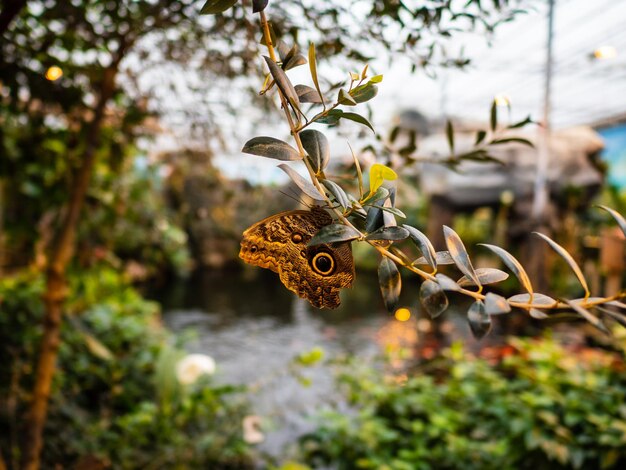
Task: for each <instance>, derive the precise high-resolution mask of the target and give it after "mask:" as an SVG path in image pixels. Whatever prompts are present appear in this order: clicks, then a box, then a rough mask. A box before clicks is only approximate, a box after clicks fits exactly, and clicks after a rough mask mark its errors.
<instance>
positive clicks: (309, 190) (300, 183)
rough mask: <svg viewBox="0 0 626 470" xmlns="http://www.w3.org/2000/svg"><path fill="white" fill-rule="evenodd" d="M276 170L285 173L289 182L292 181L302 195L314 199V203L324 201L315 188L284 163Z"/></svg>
mask: <svg viewBox="0 0 626 470" xmlns="http://www.w3.org/2000/svg"><path fill="white" fill-rule="evenodd" d="M278 168H280V169H281V170H283V171H284V172H285V173H287V175H288V176H289V177H290V178H291V181H293V182H294V183H295V184H296V186H297V187H298V188H300V190H301V191H302V192H303V193H304V194H306V195H307V196H309V197H310V198H312V199H315V200H316V201H323V200H324V196H323V195H322V194H320V192H319V191H318V190H317V188H316V187H315V186H313V185H312V184H311V183H309V182H308V181H307V180H305V179H304V178H303V177H302V176H301V175H300V173H298V172H297V171H296V170H294V169H293V168H291V167H290V166H289V165H287V164H286V163H281V164H280V165H278Z"/></svg>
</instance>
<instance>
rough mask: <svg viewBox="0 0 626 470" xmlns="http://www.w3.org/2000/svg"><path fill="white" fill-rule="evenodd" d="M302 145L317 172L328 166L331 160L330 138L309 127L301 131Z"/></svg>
mask: <svg viewBox="0 0 626 470" xmlns="http://www.w3.org/2000/svg"><path fill="white" fill-rule="evenodd" d="M300 140H301V141H302V147H304V150H305V151H306V153H307V160H308V161H309V163H310V164H311V168H313V171H315V174H319V173H320V172H321V171H323V170H324V168H326V165H328V161H329V160H330V145H329V143H328V139H327V138H326V136H325V135H324V134H322V133H321V132H320V131H316V130H311V129H307V130H304V131H302V132H300Z"/></svg>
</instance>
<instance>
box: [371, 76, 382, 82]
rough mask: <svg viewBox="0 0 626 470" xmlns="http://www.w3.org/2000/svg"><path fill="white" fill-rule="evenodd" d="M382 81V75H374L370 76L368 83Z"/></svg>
mask: <svg viewBox="0 0 626 470" xmlns="http://www.w3.org/2000/svg"><path fill="white" fill-rule="evenodd" d="M382 81H383V76H382V75H374V76H373V77H372V78H370V83H380V82H382Z"/></svg>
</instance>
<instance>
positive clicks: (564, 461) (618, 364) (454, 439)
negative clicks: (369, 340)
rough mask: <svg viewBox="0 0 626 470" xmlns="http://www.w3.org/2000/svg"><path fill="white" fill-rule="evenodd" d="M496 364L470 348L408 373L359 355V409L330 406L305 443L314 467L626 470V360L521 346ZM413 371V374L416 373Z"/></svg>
mask: <svg viewBox="0 0 626 470" xmlns="http://www.w3.org/2000/svg"><path fill="white" fill-rule="evenodd" d="M502 352H504V353H505V354H504V355H503V359H501V360H500V362H499V363H498V364H496V365H495V366H494V365H493V364H492V363H490V362H488V361H487V360H484V359H480V358H476V357H472V355H471V354H469V353H468V352H466V351H464V350H463V348H462V346H461V345H460V344H456V345H454V346H453V347H452V348H451V349H449V350H447V351H445V352H444V353H443V354H442V356H441V357H438V358H436V359H434V360H432V361H430V362H427V363H424V364H422V365H421V366H420V367H419V368H418V369H417V370H412V371H410V372H408V373H405V372H401V373H398V371H396V372H395V373H393V372H391V373H388V374H387V375H385V379H384V380H381V370H380V369H376V368H372V367H371V366H363V364H362V363H360V364H359V363H358V361H354V360H350V361H348V362H347V363H345V364H343V366H342V367H341V374H340V379H339V380H340V383H341V384H342V386H343V389H344V391H345V394H346V396H347V398H348V400H349V401H350V403H351V404H352V405H353V406H354V411H353V412H348V413H346V411H345V410H342V411H341V412H339V411H334V410H332V411H326V412H324V413H321V414H320V415H318V416H317V417H316V423H317V427H316V429H315V431H314V432H312V433H310V434H309V435H307V436H305V437H303V438H302V439H301V442H300V452H301V454H302V457H301V459H300V460H301V461H302V462H305V463H306V464H308V465H311V466H312V467H313V468H318V467H324V466H325V465H328V464H332V466H333V467H332V468H337V469H353V468H376V469H393V470H404V469H406V470H409V469H411V470H414V469H429V468H438V469H460V468H464V469H496V468H501V469H519V468H521V469H525V468H528V469H530V468H534V469H555V468H621V467H622V466H623V464H624V462H626V451H625V450H624V449H625V446H624V444H625V443H626V408H625V407H624V405H623V403H624V398H626V381H625V380H624V362H623V356H622V355H621V354H615V353H608V352H606V351H600V350H597V349H582V350H579V351H572V350H568V349H566V348H565V347H563V346H562V345H561V344H560V343H559V342H558V341H555V340H554V339H552V338H550V337H546V338H539V339H534V340H522V339H514V340H511V342H510V344H509V345H508V346H505V347H504V348H503V350H502ZM407 375H408V378H407Z"/></svg>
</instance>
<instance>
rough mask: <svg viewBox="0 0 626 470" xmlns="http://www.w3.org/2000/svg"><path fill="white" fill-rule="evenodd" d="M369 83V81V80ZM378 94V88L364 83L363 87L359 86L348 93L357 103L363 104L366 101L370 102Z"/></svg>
mask: <svg viewBox="0 0 626 470" xmlns="http://www.w3.org/2000/svg"><path fill="white" fill-rule="evenodd" d="M370 82H371V80H370ZM377 94H378V87H377V86H376V85H374V84H373V83H366V84H365V85H360V86H358V87H356V88H355V89H353V90H351V91H350V96H352V98H353V99H354V101H355V102H357V103H365V102H366V101H369V100H371V99H372V98H374V97H375V96H376V95H377Z"/></svg>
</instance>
